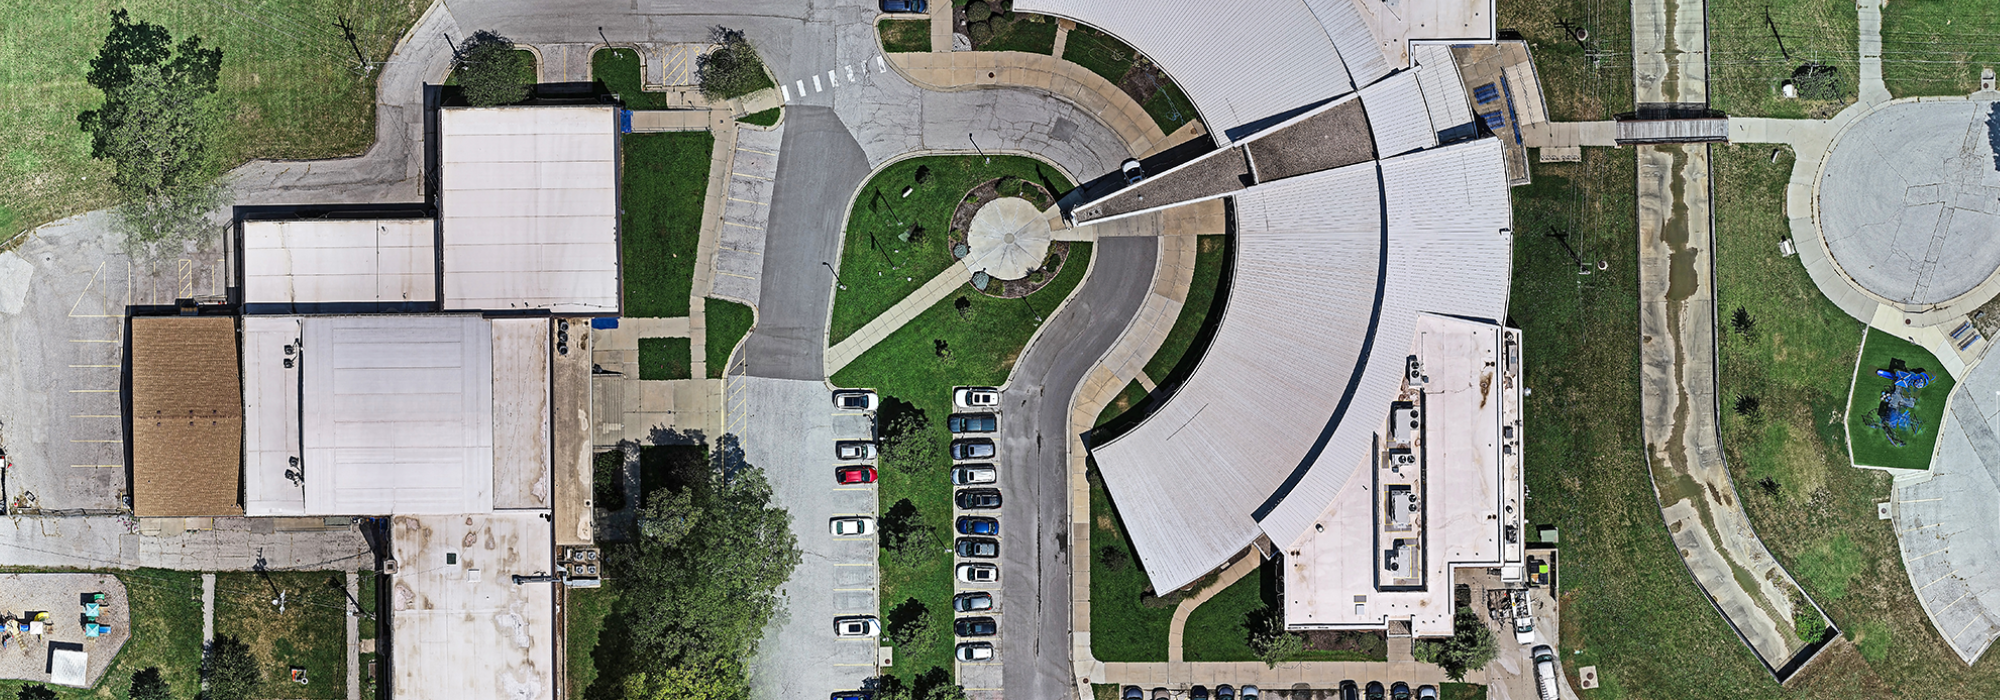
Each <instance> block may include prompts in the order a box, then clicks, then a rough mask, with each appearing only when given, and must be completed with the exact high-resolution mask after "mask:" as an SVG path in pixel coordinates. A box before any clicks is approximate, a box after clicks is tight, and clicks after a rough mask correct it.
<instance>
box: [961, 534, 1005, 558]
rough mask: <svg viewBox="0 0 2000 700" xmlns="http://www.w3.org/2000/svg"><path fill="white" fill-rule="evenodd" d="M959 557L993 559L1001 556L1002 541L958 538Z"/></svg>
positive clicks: (981, 538) (983, 538) (982, 538)
mask: <svg viewBox="0 0 2000 700" xmlns="http://www.w3.org/2000/svg"><path fill="white" fill-rule="evenodd" d="M958 555H959V556H961V557H975V558H979V559H993V558H995V557H998V556H1000V541H999V540H994V539H987V538H985V537H960V538H958Z"/></svg>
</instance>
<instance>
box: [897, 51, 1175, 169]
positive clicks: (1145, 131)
mask: <svg viewBox="0 0 2000 700" xmlns="http://www.w3.org/2000/svg"><path fill="white" fill-rule="evenodd" d="M890 62H891V63H892V64H893V65H894V66H895V68H896V72H898V73H901V74H902V75H903V77H904V78H905V79H907V80H909V81H910V82H911V83H913V84H915V85H916V86H918V87H921V88H924V89H927V90H938V91H947V92H949V91H957V90H968V89H975V88H990V87H1021V88H1032V89H1035V90H1040V91H1043V92H1047V93H1050V94H1053V95H1056V96H1058V97H1061V98H1063V99H1065V100H1068V101H1070V102H1073V103H1075V104H1076V105H1077V106H1078V107H1080V108H1082V109H1083V110H1084V111H1085V112H1089V113H1090V114H1091V115H1093V116H1095V117H1097V119H1098V120H1099V121H1102V122H1104V124H1105V125H1106V126H1109V127H1111V129H1112V130H1113V131H1115V132H1117V134H1118V137H1119V138H1120V139H1123V140H1124V141H1125V145H1126V148H1127V150H1129V151H1131V152H1132V153H1133V154H1135V155H1141V156H1144V155H1151V154H1153V153H1157V152H1159V151H1162V150H1165V149H1166V148H1168V147H1170V146H1172V145H1173V144H1174V143H1175V142H1174V141H1172V140H1170V139H1168V138H1167V134H1166V133H1165V132H1162V131H1160V126H1159V124H1158V123H1156V122H1154V121H1153V117H1152V116H1151V115H1148V114H1146V109H1145V108H1144V107H1141V106H1139V103H1138V102H1136V101H1134V100H1133V99H1132V96H1131V95H1127V94H1125V91H1124V90H1120V89H1118V86H1116V85H1113V84H1111V81H1108V80H1105V79H1104V78H1103V76H1100V75H1098V74H1096V73H1092V72H1090V69H1088V68H1084V67H1083V66H1079V65H1077V64H1075V63H1071V62H1069V61H1064V60H1062V59H1059V58H1055V57H1053V56H1043V55H1041V54H1033V53H1023V52H1019V51H955V52H951V53H936V52H932V53H899V54H894V55H893V56H892V57H891V59H890Z"/></svg>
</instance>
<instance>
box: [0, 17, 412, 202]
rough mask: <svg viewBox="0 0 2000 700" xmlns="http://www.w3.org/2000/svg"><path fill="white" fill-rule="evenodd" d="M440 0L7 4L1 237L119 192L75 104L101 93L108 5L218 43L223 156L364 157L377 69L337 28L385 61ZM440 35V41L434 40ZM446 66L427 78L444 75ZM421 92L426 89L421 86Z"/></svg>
mask: <svg viewBox="0 0 2000 700" xmlns="http://www.w3.org/2000/svg"><path fill="white" fill-rule="evenodd" d="M429 4H430V3H427V2H416V1H414V0H391V1H389V2H373V1H364V0H330V1H325V2H319V1H313V2H309V1H307V0H270V1H268V2H260V3H257V4H256V5H255V6H254V7H243V6H236V5H230V4H223V3H188V2H169V1H167V0H134V1H132V2H122V3H116V4H107V3H91V2H81V3H51V2H21V1H18V0H17V1H15V2H9V3H6V5H5V10H4V11H0V16H4V17H6V18H7V21H6V22H0V46H5V47H7V48H6V49H5V50H4V55H5V56H6V58H7V61H6V63H7V70H6V71H5V72H4V73H0V94H4V95H7V99H6V100H5V111H6V115H7V118H6V119H0V193H5V194H4V195H0V236H6V235H11V234H13V233H15V232H16V231H19V230H24V229H27V228H31V227H34V226H38V225H40V224H43V223H46V222H49V221H54V220H56V219H60V218H63V217H65V216H69V215H71V214H77V213H81V212H84V211H88V210H91V209H97V208H100V207H104V206H108V205H110V204H112V203H113V202H114V201H115V198H116V194H115V193H114V192H113V190H112V188H111V172H112V171H111V167H110V165H109V164H107V163H104V162H101V161H97V160H94V159H92V158H91V157H90V137H89V135H87V134H85V133H84V132H83V131H81V130H79V129H78V128H77V123H76V115H77V113H79V112H82V111H84V110H87V109H95V108H97V107H98V106H99V105H100V104H102V103H103V101H104V95H103V93H100V92H98V91H97V89H96V88H93V87H90V85H89V84H88V83H85V82H84V81H83V76H84V74H85V73H87V72H89V71H90V59H92V58H94V57H96V55H97V51H98V49H99V48H101V47H102V46H103V43H104V35H105V33H106V32H107V31H109V30H110V28H111V16H110V11H111V10H112V9H113V8H115V7H122V8H124V9H126V10H129V11H130V12H131V15H132V19H133V21H135V22H137V21H147V22H152V23H154V24H159V25H161V26H163V27H165V28H166V29H167V30H168V31H170V32H172V33H173V37H174V40H175V41H176V42H179V41H181V40H183V39H186V38H187V37H189V36H193V35H199V36H201V39H202V45H203V46H205V47H220V48H221V49H222V51H223V54H222V74H221V78H220V88H221V92H220V97H221V99H222V100H223V102H224V103H225V104H226V105H228V109H227V113H228V114H229V115H230V120H229V123H228V125H227V127H226V128H225V129H224V130H223V134H222V137H221V139H220V140H219V142H218V143H217V151H218V152H217V155H218V156H219V157H220V159H221V161H222V163H223V164H224V165H226V166H234V165H237V164H240V163H243V162H244V161H247V160H250V159H253V158H331V157H335V156H344V155H358V154H360V153H361V152H363V151H366V150H367V149H368V146H369V145H370V144H372V143H374V141H375V77H376V76H377V75H380V74H381V70H379V69H378V70H376V71H373V72H362V71H358V70H356V64H355V60H354V50H353V49H352V48H350V47H349V46H348V44H347V42H346V41H345V40H344V39H343V38H342V36H341V33H340V31H338V30H329V29H327V26H328V24H329V23H330V22H332V21H334V18H336V17H345V18H347V19H348V20H349V22H351V23H352V26H353V27H354V36H355V40H356V43H357V44H358V45H359V46H360V49H361V51H362V53H363V54H365V55H366V56H367V57H368V58H369V59H370V60H374V61H382V60H386V59H387V58H388V57H389V54H390V52H391V51H392V50H393V49H394V48H395V45H396V40H397V38H398V37H400V36H402V34H403V32H404V31H405V30H407V29H409V27H410V25H411V24H412V23H413V22H415V21H416V18H417V15H418V14H419V13H421V12H423V10H424V8H425V7H427V6H428V5H429ZM426 40H435V39H426ZM443 77H444V76H441V75H439V76H426V78H427V79H429V80H439V79H442V78H443ZM410 97H411V99H416V97H415V96H410Z"/></svg>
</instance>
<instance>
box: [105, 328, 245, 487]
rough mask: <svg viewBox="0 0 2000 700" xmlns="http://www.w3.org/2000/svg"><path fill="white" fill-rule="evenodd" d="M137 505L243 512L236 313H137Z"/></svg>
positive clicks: (134, 383) (134, 419) (134, 446)
mask: <svg viewBox="0 0 2000 700" xmlns="http://www.w3.org/2000/svg"><path fill="white" fill-rule="evenodd" d="M131 363H132V404H131V405H132V436H131V439H132V512H133V513H134V514H135V515H139V516H143V517H153V516H185V515H241V514H243V503H242V499H241V497H240V493H241V488H240V483H241V481H242V472H243V385H242V375H241V373H240V372H239V371H238V369H237V349H236V319H234V318H228V317H221V316H210V317H202V318H184V317H157V318H143V317H142V318H134V319H132V343H131Z"/></svg>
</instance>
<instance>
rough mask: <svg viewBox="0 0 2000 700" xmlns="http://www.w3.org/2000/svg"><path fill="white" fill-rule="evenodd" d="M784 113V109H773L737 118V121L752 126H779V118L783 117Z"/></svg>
mask: <svg viewBox="0 0 2000 700" xmlns="http://www.w3.org/2000/svg"><path fill="white" fill-rule="evenodd" d="M784 112H785V108H783V107H772V108H770V109H767V110H764V111H762V112H751V113H749V114H745V115H743V116H740V117H737V118H736V121H739V122H743V123H745V124H749V125H751V126H777V125H778V117H780V116H782V115H783V114H784Z"/></svg>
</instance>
